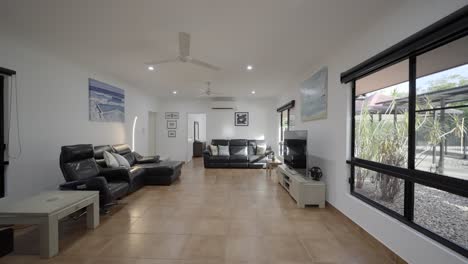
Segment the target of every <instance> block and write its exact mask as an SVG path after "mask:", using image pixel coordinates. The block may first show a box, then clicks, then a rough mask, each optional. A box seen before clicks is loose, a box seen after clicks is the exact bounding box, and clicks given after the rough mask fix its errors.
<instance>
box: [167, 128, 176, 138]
mask: <svg viewBox="0 0 468 264" xmlns="http://www.w3.org/2000/svg"><path fill="white" fill-rule="evenodd" d="M167 136H168V137H176V131H175V130H168V131H167Z"/></svg>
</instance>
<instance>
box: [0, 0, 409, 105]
mask: <svg viewBox="0 0 468 264" xmlns="http://www.w3.org/2000/svg"><path fill="white" fill-rule="evenodd" d="M401 1H402V0H398V1H388V0H352V1H350V0H229V1H228V0H185V1H182V0H166V1H162V0H161V1H157V0H131V1H130V0H40V1H38V0H2V1H1V9H2V12H1V16H0V32H3V33H7V34H13V35H15V36H16V37H18V38H20V39H22V40H23V41H26V42H27V43H29V44H30V45H34V46H37V47H38V48H39V49H44V50H47V51H49V52H53V53H55V54H56V55H57V56H60V57H63V58H65V59H68V60H71V61H73V62H75V63H78V64H81V65H83V66H86V67H89V68H90V69H92V70H94V71H99V72H102V73H104V74H109V75H112V76H114V77H116V78H119V79H120V80H122V81H126V82H128V83H130V84H132V85H135V86H138V87H142V88H144V89H147V90H148V91H150V92H151V93H153V94H154V95H158V96H171V92H172V91H173V90H177V91H178V96H189V97H190V96H196V95H197V94H198V93H199V89H201V88H205V82H206V81H208V80H210V81H212V89H213V90H214V91H215V92H220V93H223V94H224V95H226V96H249V95H250V91H252V90H256V92H257V93H256V95H255V96H257V97H268V96H274V95H277V94H278V93H280V92H281V91H284V90H285V89H288V88H291V87H290V86H291V84H292V83H297V82H298V80H297V78H298V76H301V75H303V74H304V73H305V72H306V71H308V70H310V69H312V68H313V67H314V66H317V64H318V63H319V62H320V60H321V58H323V57H325V56H327V55H328V54H330V53H331V52H333V50H334V49H335V48H336V47H339V46H340V45H342V44H343V42H345V41H346V38H347V37H352V36H353V35H357V34H359V33H360V32H362V31H364V30H366V29H367V28H368V27H370V26H371V24H372V23H373V21H374V20H375V19H378V18H379V17H380V16H382V15H385V14H386V13H388V11H389V9H392V8H395V7H396V6H397V5H398V3H397V2H401ZM180 31H185V32H189V33H190V34H191V35H192V40H191V43H192V48H191V55H192V56H193V57H196V58H198V59H201V60H204V61H207V62H209V63H212V64H214V65H217V66H220V67H221V68H222V70H221V71H219V72H213V71H210V70H207V69H204V68H200V67H197V66H193V65H190V64H182V63H173V64H165V65H162V66H160V67H159V68H158V69H157V70H156V71H154V72H149V71H147V70H146V68H145V65H144V63H145V62H148V61H152V60H163V59H171V58H174V57H175V56H176V55H177V54H178V42H177V36H178V32H180ZM247 64H253V65H254V67H255V70H254V71H253V72H246V71H245V66H246V65H247Z"/></svg>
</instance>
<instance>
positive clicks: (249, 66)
mask: <svg viewBox="0 0 468 264" xmlns="http://www.w3.org/2000/svg"><path fill="white" fill-rule="evenodd" d="M245 69H246V70H248V71H251V70H253V66H252V65H247V67H245Z"/></svg>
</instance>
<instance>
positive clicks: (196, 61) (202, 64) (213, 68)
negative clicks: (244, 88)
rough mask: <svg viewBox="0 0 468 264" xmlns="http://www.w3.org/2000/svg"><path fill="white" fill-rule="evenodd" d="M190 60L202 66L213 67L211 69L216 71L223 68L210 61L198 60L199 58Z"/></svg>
mask: <svg viewBox="0 0 468 264" xmlns="http://www.w3.org/2000/svg"><path fill="white" fill-rule="evenodd" d="M188 62H190V63H193V64H195V65H198V66H202V67H205V68H208V69H211V70H214V71H219V70H221V68H219V67H217V66H214V65H211V64H209V63H207V62H204V61H201V60H197V59H191V60H189V61H188Z"/></svg>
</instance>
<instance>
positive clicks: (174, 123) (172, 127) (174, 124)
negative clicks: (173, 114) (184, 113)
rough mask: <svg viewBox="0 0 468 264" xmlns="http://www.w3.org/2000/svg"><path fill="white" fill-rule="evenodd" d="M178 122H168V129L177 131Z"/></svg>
mask: <svg viewBox="0 0 468 264" xmlns="http://www.w3.org/2000/svg"><path fill="white" fill-rule="evenodd" d="M176 128H177V120H167V129H176Z"/></svg>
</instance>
